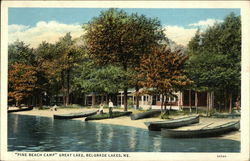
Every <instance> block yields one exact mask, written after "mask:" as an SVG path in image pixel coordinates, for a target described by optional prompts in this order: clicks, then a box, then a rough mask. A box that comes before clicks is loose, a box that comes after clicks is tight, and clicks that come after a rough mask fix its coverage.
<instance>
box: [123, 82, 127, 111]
mask: <svg viewBox="0 0 250 161" xmlns="http://www.w3.org/2000/svg"><path fill="white" fill-rule="evenodd" d="M124 111H128V88H127V87H125V88H124Z"/></svg>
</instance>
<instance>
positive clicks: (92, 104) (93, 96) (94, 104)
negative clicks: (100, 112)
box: [92, 93, 95, 107]
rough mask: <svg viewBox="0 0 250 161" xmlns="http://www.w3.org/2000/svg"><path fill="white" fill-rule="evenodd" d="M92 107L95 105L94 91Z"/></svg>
mask: <svg viewBox="0 0 250 161" xmlns="http://www.w3.org/2000/svg"><path fill="white" fill-rule="evenodd" d="M92 107H95V93H93V95H92Z"/></svg>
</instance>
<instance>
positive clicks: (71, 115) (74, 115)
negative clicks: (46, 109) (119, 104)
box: [54, 110, 98, 119]
mask: <svg viewBox="0 0 250 161" xmlns="http://www.w3.org/2000/svg"><path fill="white" fill-rule="evenodd" d="M97 111H98V110H94V111H93V110H92V111H86V112H79V113H69V114H61V115H54V119H73V118H80V117H87V116H91V115H95V114H96V113H97Z"/></svg>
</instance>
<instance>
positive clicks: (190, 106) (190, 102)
mask: <svg viewBox="0 0 250 161" xmlns="http://www.w3.org/2000/svg"><path fill="white" fill-rule="evenodd" d="M188 96H189V97H188V98H189V110H190V112H192V99H191V90H189V95H188Z"/></svg>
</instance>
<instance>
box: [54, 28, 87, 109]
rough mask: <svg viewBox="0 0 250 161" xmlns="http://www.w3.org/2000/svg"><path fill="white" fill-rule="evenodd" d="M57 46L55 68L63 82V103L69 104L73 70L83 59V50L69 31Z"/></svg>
mask: <svg viewBox="0 0 250 161" xmlns="http://www.w3.org/2000/svg"><path fill="white" fill-rule="evenodd" d="M55 47H56V51H55V52H56V53H55V56H56V59H54V61H53V64H54V67H55V68H53V69H55V70H56V73H57V74H59V76H60V78H59V80H60V82H61V90H62V93H63V104H64V105H66V106H67V105H68V104H69V97H70V90H71V84H72V71H73V69H74V67H75V65H76V63H77V62H79V61H81V59H80V58H81V55H82V52H84V51H82V50H81V49H80V48H79V47H78V46H77V45H75V44H74V41H73V40H72V37H71V35H70V33H67V34H66V35H65V36H64V37H62V38H60V40H59V41H58V42H57V43H56V44H55Z"/></svg>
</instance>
